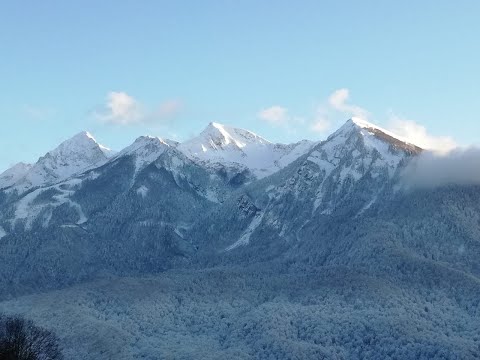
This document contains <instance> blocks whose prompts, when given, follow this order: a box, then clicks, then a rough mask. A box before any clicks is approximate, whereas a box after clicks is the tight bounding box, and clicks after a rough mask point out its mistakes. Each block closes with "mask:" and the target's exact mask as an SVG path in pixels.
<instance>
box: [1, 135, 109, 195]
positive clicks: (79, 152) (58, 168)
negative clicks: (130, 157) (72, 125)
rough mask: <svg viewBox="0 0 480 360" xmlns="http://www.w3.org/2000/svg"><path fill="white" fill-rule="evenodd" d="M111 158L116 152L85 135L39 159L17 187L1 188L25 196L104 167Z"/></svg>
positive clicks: (14, 185)
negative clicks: (32, 189) (26, 192)
mask: <svg viewBox="0 0 480 360" xmlns="http://www.w3.org/2000/svg"><path fill="white" fill-rule="evenodd" d="M111 155H112V151H111V150H110V149H108V148H106V147H105V146H103V145H100V144H99V143H97V141H96V140H95V139H94V138H93V136H92V135H90V134H89V133H88V132H81V133H78V134H77V135H75V136H74V137H72V138H71V139H69V140H66V141H64V142H62V143H61V144H60V145H59V146H58V147H57V148H55V149H54V150H52V151H50V152H48V153H46V154H45V155H44V156H42V157H41V158H40V159H38V161H37V162H36V163H35V164H34V165H32V166H31V167H30V168H28V170H27V171H25V174H23V176H21V177H19V178H18V179H17V180H16V181H15V182H14V183H10V184H8V183H0V187H1V188H5V187H6V186H12V187H13V189H15V190H18V191H19V192H23V191H25V190H28V189H30V188H33V187H37V186H44V185H50V184H53V183H56V182H59V181H62V180H65V179H67V178H69V177H71V176H72V175H75V174H79V173H81V172H82V171H84V170H87V169H88V168H91V167H93V166H98V165H101V164H102V163H104V162H105V161H107V160H108V158H109V157H110V156H111ZM10 170H11V169H9V170H7V171H10Z"/></svg>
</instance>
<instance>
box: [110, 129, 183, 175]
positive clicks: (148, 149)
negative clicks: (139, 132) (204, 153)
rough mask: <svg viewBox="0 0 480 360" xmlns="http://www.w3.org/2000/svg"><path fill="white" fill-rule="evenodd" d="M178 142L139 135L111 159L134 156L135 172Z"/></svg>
mask: <svg viewBox="0 0 480 360" xmlns="http://www.w3.org/2000/svg"><path fill="white" fill-rule="evenodd" d="M177 145H178V142H176V141H172V140H168V139H167V140H163V139H161V138H158V137H154V136H140V137H139V138H137V139H136V140H135V141H134V142H133V144H131V145H129V146H127V147H126V148H125V149H123V150H122V151H120V152H118V153H117V154H116V155H115V156H114V157H113V158H112V160H111V161H115V160H116V159H118V158H120V157H123V156H133V157H134V158H135V173H137V172H138V171H140V170H142V169H143V168H144V167H145V166H147V165H149V164H151V163H152V162H154V161H155V160H156V159H157V158H158V157H159V156H160V155H161V154H163V152H164V151H165V150H166V149H168V148H169V147H176V146H177Z"/></svg>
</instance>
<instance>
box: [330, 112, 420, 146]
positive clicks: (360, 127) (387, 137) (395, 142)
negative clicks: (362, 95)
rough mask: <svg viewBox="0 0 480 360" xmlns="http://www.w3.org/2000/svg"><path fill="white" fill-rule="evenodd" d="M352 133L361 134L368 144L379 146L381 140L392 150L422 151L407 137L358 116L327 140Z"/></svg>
mask: <svg viewBox="0 0 480 360" xmlns="http://www.w3.org/2000/svg"><path fill="white" fill-rule="evenodd" d="M352 134H354V135H358V134H360V135H361V136H362V137H363V138H364V143H365V145H367V146H374V147H375V146H377V147H378V145H379V144H378V141H381V142H382V143H383V144H388V146H389V147H390V148H391V150H392V149H393V150H394V151H395V150H401V151H405V152H408V153H410V154H418V153H419V152H421V151H422V149H421V148H420V147H419V146H417V145H415V144H412V143H410V142H409V141H408V140H407V139H405V138H403V137H401V136H399V135H397V134H394V133H392V132H390V131H388V130H386V129H384V128H382V127H380V126H378V125H375V124H372V123H370V122H368V121H366V120H363V119H361V118H358V117H352V118H351V119H349V120H348V121H347V122H346V123H345V124H344V125H343V126H342V127H340V128H339V129H338V130H337V131H335V132H334V133H333V134H332V135H330V136H329V137H328V139H327V141H332V140H333V139H336V138H337V139H338V138H347V137H349V136H351V135H352ZM383 144H382V145H383Z"/></svg>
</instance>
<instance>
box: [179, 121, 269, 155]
mask: <svg viewBox="0 0 480 360" xmlns="http://www.w3.org/2000/svg"><path fill="white" fill-rule="evenodd" d="M250 144H261V145H263V144H270V142H269V141H268V140H266V139H264V138H262V137H261V136H258V135H257V134H255V133H253V132H251V131H248V130H244V129H239V128H234V127H231V126H227V125H223V124H219V123H216V122H211V123H210V124H208V126H207V127H206V128H205V130H203V131H202V132H201V133H200V135H199V136H197V137H195V138H193V139H191V140H189V141H187V142H186V143H184V144H182V147H183V148H187V147H188V148H190V149H191V150H193V151H194V152H208V151H217V150H227V149H236V150H239V149H242V148H244V147H246V146H247V145H250Z"/></svg>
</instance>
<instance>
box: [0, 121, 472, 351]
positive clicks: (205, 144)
mask: <svg viewBox="0 0 480 360" xmlns="http://www.w3.org/2000/svg"><path fill="white" fill-rule="evenodd" d="M426 153H428V150H424V149H422V148H420V147H419V146H416V145H415V144H411V143H409V142H408V141H406V140H405V139H402V138H401V137H399V136H397V135H395V134H392V133H391V132H389V131H387V130H385V129H382V128H381V127H378V126H376V125H374V124H371V123H368V122H366V121H364V120H361V119H358V118H352V119H349V120H348V121H347V122H346V123H345V124H344V125H343V126H341V127H340V128H339V129H338V130H336V131H335V132H333V133H332V134H331V135H330V136H329V137H328V138H327V139H325V140H322V141H315V142H312V141H306V140H305V141H301V142H297V143H293V144H275V143H271V142H270V141H268V140H266V139H264V138H263V137H261V136H259V135H256V134H254V133H252V132H250V131H247V130H243V129H238V128H235V127H231V126H226V125H222V124H218V123H210V124H209V125H208V126H207V127H206V129H205V130H204V131H202V132H201V134H200V135H198V136H197V137H194V138H193V139H191V140H188V141H186V142H183V143H178V142H176V141H172V140H167V139H161V138H158V137H151V136H142V137H140V138H138V139H136V140H135V141H134V143H133V144H131V145H130V146H128V147H126V148H125V149H123V150H120V151H118V152H114V151H112V150H110V149H108V148H107V147H105V146H103V145H100V144H98V143H97V142H96V141H95V139H94V138H93V137H92V135H90V134H89V133H87V132H82V133H80V134H77V135H75V136H74V137H73V138H71V139H70V140H67V141H65V142H63V143H62V144H60V145H59V146H58V147H57V148H56V149H54V150H52V151H50V152H48V153H47V154H45V155H44V156H42V157H41V158H40V159H39V160H38V161H37V162H36V163H35V164H24V163H19V164H17V165H15V166H13V167H12V168H10V169H8V170H7V171H5V172H4V173H2V174H1V175H0V294H1V299H2V300H3V302H1V303H0V309H4V310H5V311H7V312H8V311H11V310H12V309H16V310H17V311H20V312H23V313H26V314H27V315H29V316H31V317H34V318H36V319H37V320H38V321H40V322H42V323H43V324H44V325H45V326H47V327H53V328H55V329H57V330H59V331H62V332H65V335H64V336H63V337H62V339H63V340H62V341H63V342H64V344H69V345H68V346H70V347H71V348H73V349H75V351H74V352H72V353H71V354H70V355H71V357H72V358H75V356H77V357H76V358H82V356H83V358H85V357H89V356H94V357H96V358H105V359H107V358H111V357H112V356H115V357H117V358H125V359H127V358H137V357H138V358H140V357H150V358H163V357H164V356H165V355H164V353H163V352H162V351H164V350H165V347H168V346H171V344H172V341H174V340H175V341H186V342H187V345H185V347H184V348H183V350H179V349H175V350H172V349H170V350H169V351H177V352H176V354H177V357H174V358H191V357H190V356H192V354H194V353H196V352H198V351H199V349H200V348H201V341H200V340H199V339H200V338H199V337H198V336H200V337H201V336H204V338H205V339H206V340H205V341H208V342H209V343H211V347H212V349H213V350H212V353H210V354H209V355H205V358H223V357H226V356H228V357H233V358H262V359H263V358H265V359H268V358H276V359H292V358H338V359H347V358H349V359H350V358H352V359H357V358H358V359H361V358H371V359H374V358H378V359H385V358H392V359H393V358H394V359H400V358H402V359H411V358H419V359H420V358H425V359H427V358H428V359H431V358H448V359H454V358H458V359H470V358H471V359H474V358H476V357H477V358H478V357H480V338H479V337H478V334H479V333H480V332H479V330H480V325H479V324H480V298H479V296H478V294H480V257H479V255H480V240H479V239H480V188H479V187H478V186H476V185H462V184H460V185H459V184H454V183H452V184H448V185H445V186H441V187H435V188H433V187H432V188H428V187H422V188H415V187H411V186H409V185H408V181H406V180H405V177H406V176H407V175H406V174H410V175H411V173H412V171H406V170H407V169H411V167H412V166H413V165H415V164H416V163H417V161H418V159H419V158H421V157H422V156H424V154H426ZM132 279H136V280H132ZM152 287H154V288H152ZM120 288H121V289H123V290H122V292H128V293H129V295H128V296H127V298H128V300H125V302H126V303H124V302H123V301H124V300H122V299H123V297H121V296H120V295H118V293H117V289H120ZM131 288H135V289H134V290H129V289H131ZM162 289H163V290H162ZM220 289H223V291H221V290H220ZM219 291H220V292H219ZM210 293H212V294H216V295H214V297H213V298H212V297H210V296H209V295H208V294H210ZM91 294H94V295H91ZM105 294H109V295H108V296H107V295H105ZM112 294H115V296H114V298H115V300H108V299H111V296H113V295H112ZM138 294H144V296H142V297H140V295H138ZM119 296H120V297H119ZM122 296H123V295H122ZM125 296H126V295H125ZM212 296H213V295H212ZM56 297H60V298H62V299H64V300H62V305H61V306H60V308H61V310H59V311H60V312H61V314H63V315H59V316H60V318H61V319H59V320H52V319H51V318H49V317H48V316H47V314H48V313H49V312H51V311H53V309H52V308H50V305H46V304H50V303H51V302H52V301H53V300H52V299H54V298H56ZM77 298H81V299H83V300H81V301H83V302H82V303H78V304H77V303H76V300H75V299H77ZM160 298H161V299H162V305H159V304H158V302H157V299H160ZM65 299H67V300H65ZM98 299H102V300H101V301H107V302H109V304H110V305H109V306H106V305H104V304H103V303H102V304H100V305H99V303H98V301H99V300H98ZM191 299H195V303H194V304H193V303H192V302H191ZM110 301H112V303H110ZM90 302H91V303H90ZM139 302H140V303H141V304H142V305H141V306H142V309H144V310H142V311H141V312H140V313H136V314H135V315H132V314H131V313H130V312H129V311H130V310H127V309H130V307H129V306H130V305H132V304H136V305H135V306H140V305H138V303H139ZM87 303H88V305H86V304H87ZM93 304H94V305H93ZM126 304H130V305H126ZM187 304H188V306H187ZM199 304H205V305H204V306H205V308H203V309H201V310H199V309H197V310H198V311H199V312H200V313H201V314H203V315H202V316H205V317H206V318H205V319H204V318H201V317H199V316H200V315H198V314H197V315H196V316H194V315H193V313H192V312H191V311H192V310H191V309H192V307H194V308H197V307H198V306H200V305H199ZM132 306H133V305H132ZM164 307H166V308H169V309H170V310H168V311H167V310H165V309H164ZM39 309H40V310H39ZM86 309H87V310H88V311H87V310H86ZM171 309H176V310H174V311H175V312H178V315H177V316H178V318H173V319H172V318H168V319H167V317H168V316H170V315H168V316H167V315H165V314H166V313H169V314H170V312H169V311H173V310H171ZM237 310H238V311H237ZM42 311H43V312H42ZM132 311H133V310H132ZM135 311H136V310H135ZM135 311H133V312H135ZM72 312H73V313H75V314H76V315H75V316H76V317H77V318H78V319H80V320H79V324H82V321H83V320H82V319H86V316H88V317H92V316H94V315H92V314H96V315H95V316H97V317H98V318H102V319H103V318H105V319H106V320H105V321H106V323H105V324H108V326H109V327H112V328H115V329H117V328H118V329H121V330H118V337H116V338H115V337H113V338H111V337H110V335H108V338H109V340H108V341H105V344H101V345H99V346H97V347H92V348H89V349H88V351H89V352H88V355H85V354H87V353H85V352H84V353H82V351H87V350H79V349H80V348H81V347H84V348H85V346H86V345H85V344H89V342H91V341H94V340H93V339H92V338H91V337H90V336H91V331H93V330H92V329H91V328H89V330H88V331H89V332H88V333H87V332H86V330H82V329H81V326H80V325H72V323H71V322H69V321H67V320H66V316H67V315H66V314H68V313H72ZM343 312H344V313H345V314H348V316H347V315H345V318H344V317H342V316H340V315H338V314H337V313H343ZM115 313H117V315H115ZM147 313H148V314H149V315H148V316H147V315H146V314H147ZM334 313H335V314H337V315H336V317H335V316H333V315H332V316H331V317H330V315H329V314H334ZM85 314H88V315H85ZM99 314H101V315H99ZM161 314H163V315H161ZM207 314H210V315H207ZM241 314H243V315H241ZM245 314H248V316H247V317H250V320H248V321H245V320H244V316H245ZM278 314H283V315H278ZM116 316H118V319H117V318H116ZM149 316H152V317H153V318H154V319H155V321H154V320H151V321H150V320H145V317H147V318H148V317H149ZM222 316H223V317H222ZM359 316H360V317H359ZM139 318H142V319H144V320H145V321H146V322H145V323H139V322H138V321H139V320H138V319H139ZM180 319H181V320H180ZM202 319H203V320H202ZM218 319H225V321H226V322H225V324H224V325H222V326H224V327H221V326H220V325H219V322H220V323H222V324H223V322H222V321H223V320H218ZM287 319H288V322H287ZM339 319H342V320H341V321H340V320H339ZM367 319H369V320H367ZM156 321H159V322H162V321H168V326H171V324H173V323H175V324H177V325H178V323H179V322H182V324H183V322H187V323H189V324H190V325H189V326H188V327H186V328H182V329H183V330H181V331H180V330H179V332H176V331H177V330H175V331H174V330H171V328H165V329H164V330H162V331H160V333H158V332H157V330H155V329H156V327H155V325H154V324H155V323H156ZM265 321H267V322H268V321H269V322H272V323H275V324H277V325H275V326H273V328H272V327H264V323H265ZM323 322H327V323H328V322H332V324H333V325H328V326H327V325H325V324H324V323H323ZM132 323H135V324H136V325H135V326H138V328H137V327H135V329H136V330H132V331H133V332H132V333H130V332H129V331H127V330H126V329H127V328H128V327H129V326H130V325H131V324H132ZM129 324H130V325H129ZM322 324H323V325H322ZM72 326H73V328H74V329H75V331H72V330H67V329H71V328H72ZM102 326H107V325H102ZM182 326H183V325H182ZM197 326H198V328H197ZM225 327H226V328H228V329H229V330H228V331H227V330H225V329H226V328H225ZM102 329H104V330H105V328H102ZM168 329H170V330H168ZM192 329H196V330H192ZM272 329H273V330H272ZM389 329H395V330H394V331H393V332H390V330H389ZM82 331H83V332H82ZM105 331H106V330H105ZM115 331H117V330H115ZM79 333H82V334H83V335H82V336H86V337H85V339H86V340H84V342H83V343H82V345H81V346H77V347H76V345H73V343H74V340H73V339H74V338H75V337H76V336H78V334H79ZM222 333H224V334H226V335H222ZM436 333H438V334H439V335H438V336H436V335H435V334H436ZM319 334H321V337H320V338H318V336H320V335H319ZM133 338H140V339H142V340H140V341H139V343H138V344H137V343H136V342H135V343H133V342H132V343H130V345H129V346H126V347H122V349H123V350H121V351H120V352H119V353H112V351H113V349H114V348H118V346H120V345H119V344H120V343H123V341H124V340H125V339H127V341H129V342H131V341H132V339H133ZM120 339H123V340H120ZM180 339H183V340H180ZM197 341H199V342H198V343H197ZM140 343H141V344H140ZM159 344H160V345H159ZM157 345H158V346H157ZM162 347H163V349H162ZM98 349H101V351H100V350H98ZM72 351H73V350H72ZM77 351H79V353H78V354H80V355H78V354H77ZM102 351H103V353H102ZM165 351H166V350H165ZM81 354H83V355H81ZM102 354H104V355H102ZM105 354H107V355H105ZM112 354H114V355H112ZM213 354H214V355H213ZM240 354H243V355H245V356H244V357H242V356H243V355H242V356H240ZM249 354H250V355H249ZM305 356H306V357H305Z"/></svg>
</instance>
